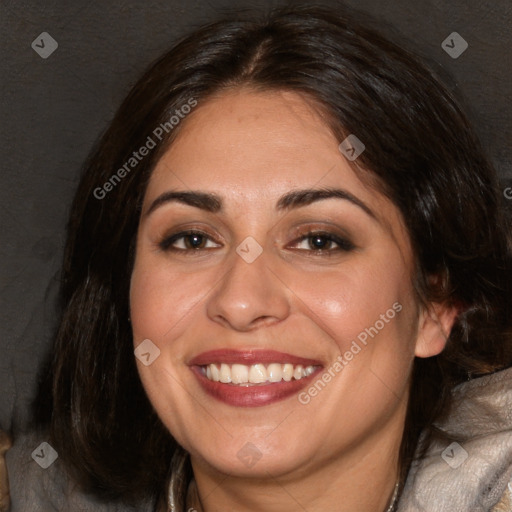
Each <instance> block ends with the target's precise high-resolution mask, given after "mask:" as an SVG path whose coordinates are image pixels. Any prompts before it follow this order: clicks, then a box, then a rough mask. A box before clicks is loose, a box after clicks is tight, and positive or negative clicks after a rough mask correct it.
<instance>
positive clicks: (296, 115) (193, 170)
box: [130, 89, 439, 476]
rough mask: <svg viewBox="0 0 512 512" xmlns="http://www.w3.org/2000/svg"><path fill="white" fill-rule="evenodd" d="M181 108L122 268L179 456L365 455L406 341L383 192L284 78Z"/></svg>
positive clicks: (412, 332)
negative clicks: (361, 175) (279, 87)
mask: <svg viewBox="0 0 512 512" xmlns="http://www.w3.org/2000/svg"><path fill="white" fill-rule="evenodd" d="M182 122H183V123H184V124H183V126H182V127H181V128H182V130H181V132H180V134H179V136H178V137H177V139H176V141H175V142H174V143H173V144H172V146H171V147H170V149H169V150H168V151H167V152H166V153H165V154H164V156H163V157H162V158H161V160H160V161H159V162H158V164H157V166H156V168H155V170H154V172H153V174H152V176H151V179H150V182H149V185H148V188H147V192H146V195H145V199H144V205H143V212H142V216H141V220H140V226H139V231H138V238H137V249H136V259H135V265H134V270H133V275H132V281H131V297H130V300H131V319H132V326H133V335H134V344H135V346H136V347H137V346H139V344H141V343H142V342H143V341H144V340H150V341H144V345H142V349H141V350H139V356H140V352H142V353H143V354H144V356H143V357H141V359H142V361H144V363H146V364H143V363H142V362H140V361H138V367H139V373H140V377H141V379H142V383H143V385H144V388H145V390H146V392H147V394H148V396H149V398H150V400H151V402H152V404H153V406H154V408H155V410H156V411H157V412H158V414H159V416H160V418H161V419H162V421H163V422H164V424H165V425H166V426H167V428H168V429H169V430H170V432H171V433H172V435H173V436H174V437H175V438H176V439H177V441H178V442H179V443H180V444H181V445H182V446H183V447H184V448H185V449H187V450H188V451H189V452H190V453H191V455H192V458H193V462H194V463H196V464H203V467H208V468H210V469H214V470H219V471H222V472H225V473H230V474H239V475H253V476H256V475H261V476H265V475H268V474H269V473H270V474H272V475H274V476H277V475H279V474H281V475H284V474H291V473H290V472H292V473H300V472H305V474H307V473H308V472H310V471H312V470H314V469H315V468H317V469H318V468H321V467H324V468H325V467H327V466H328V465H329V463H330V462H332V461H333V460H345V461H348V460H351V463H353V464H356V465H357V464H363V463H364V460H363V458H362V457H361V456H360V455H361V453H363V452H364V450H366V451H368V447H369V446H372V447H374V448H372V449H373V450H379V449H380V448H379V446H381V444H382V446H384V444H385V442H384V441H383V440H387V441H388V445H389V442H390V440H393V439H395V440H396V439H398V438H399V436H400V435H401V429H402V427H403V421H404V415H405V409H406V400H407V384H408V381H409V376H410V369H411V364H412V360H413V358H414V355H415V352H416V353H418V350H419V349H418V346H420V345H421V341H419V340H420V338H421V323H420V322H419V321H418V318H419V313H418V307H417V304H416V302H415V298H414V294H413V290H412V286H411V274H412V266H413V261H412V255H411V248H410V244H409V240H408V236H407V234H406V231H405V228H404V225H403V222H402V220H401V217H400V214H399V212H398V210H397V208H396V207H395V206H394V205H393V204H392V203H391V202H390V201H389V200H387V199H386V198H384V197H383V196H382V195H381V194H379V193H378V192H377V191H375V190H373V189H371V188H369V187H368V186H367V185H365V184H364V183H363V182H361V181H360V180H359V179H358V177H357V175H356V174H355V173H354V172H353V171H352V169H351V167H350V165H349V162H348V161H347V160H346V158H345V157H344V156H343V154H342V153H341V151H340V150H339V149H338V146H339V144H340V142H341V141H339V140H336V138H335V137H334V136H333V135H332V133H331V132H330V130H329V129H328V128H327V126H326V124H325V123H324V122H323V121H322V119H321V117H320V116H319V115H318V114H317V113H316V112H315V110H313V109H312V108H311V107H310V106H309V104H308V103H307V102H306V101H305V100H303V99H302V98H301V96H299V95H297V94H295V93H291V92H267V93H262V92H254V91H251V90H247V89H241V90H237V91H230V92H225V93H223V94H222V95H219V96H217V97H215V98H213V99H210V100H208V101H205V102H204V103H203V104H200V105H199V106H198V107H197V108H196V109H195V110H194V111H193V112H192V113H191V114H189V116H188V118H186V119H185V120H184V121H182ZM356 135H357V134H356ZM362 142H363V143H364V142H366V143H367V145H368V146H370V145H371V141H362ZM418 326H420V327H418ZM156 347H157V348H158V350H159V351H160V352H159V353H158V350H157V348H156ZM437 351H439V350H437ZM418 355H428V354H425V353H423V354H418ZM248 380H249V381H250V382H247V381H248ZM230 381H231V382H230ZM381 441H382V443H381ZM395 444H396V443H395ZM382 449H383V450H384V448H382ZM358 454H359V455H358Z"/></svg>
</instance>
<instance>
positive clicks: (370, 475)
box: [187, 415, 403, 512]
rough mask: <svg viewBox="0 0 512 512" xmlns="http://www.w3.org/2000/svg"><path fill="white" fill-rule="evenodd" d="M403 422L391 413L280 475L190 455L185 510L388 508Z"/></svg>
mask: <svg viewBox="0 0 512 512" xmlns="http://www.w3.org/2000/svg"><path fill="white" fill-rule="evenodd" d="M400 416H401V415H400ZM397 419H398V420H399V421H396V420H397ZM402 425H403V418H401V417H400V418H395V419H394V420H391V421H390V422H388V423H387V424H386V425H385V426H384V428H383V429H379V430H378V432H375V434H374V435H372V436H369V437H367V438H366V439H365V441H364V442H362V443H359V444H358V445H357V446H356V447H355V448H352V449H350V450H348V451H346V452H344V453H343V454H339V455H338V456H336V455H335V454H333V456H332V457H330V459H329V460H328V461H325V460H323V461H319V463H317V464H309V465H308V466H307V467H305V468H301V470H300V471H293V472H290V473H285V474H279V475H277V474H271V473H270V472H268V471H267V472H266V473H267V476H266V477H259V478H247V477H244V478H242V477H237V476H233V475H226V474H223V473H221V472H218V471H216V470H215V469H214V468H212V467H211V466H206V465H204V463H201V462H200V461H198V460H196V459H194V458H192V459H191V462H192V468H193V471H194V477H195V481H194V482H193V484H192V485H191V486H190V488H189V500H188V501H187V510H190V508H193V509H195V510H197V512H217V511H220V510H244V511H247V512H256V511H261V510H265V511H266V512H286V511H289V510H297V509H298V510H301V509H303V510H308V512H324V511H325V510H336V511H337V512H349V511H350V512H353V511H354V510H358V511H364V512H386V511H387V509H388V507H389V504H390V503H391V501H392V496H393V493H394V490H395V485H396V482H397V480H398V451H399V447H400V441H401V437H402V430H403V428H402V427H401V426H402ZM320 462H321V463H320Z"/></svg>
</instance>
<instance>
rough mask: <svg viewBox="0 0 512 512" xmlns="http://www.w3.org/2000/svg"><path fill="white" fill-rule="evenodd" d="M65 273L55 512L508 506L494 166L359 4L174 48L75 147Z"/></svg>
mask: <svg viewBox="0 0 512 512" xmlns="http://www.w3.org/2000/svg"><path fill="white" fill-rule="evenodd" d="M63 272H64V273H63V285H62V304H63V315H62V319H61V322H60V327H59V331H58V334H57V336H56V343H55V349H54V354H53V361H52V365H51V371H50V373H49V382H48V385H47V388H48V393H47V395H48V396H50V400H51V403H50V404H48V403H45V402H44V400H43V399H41V401H40V404H41V405H42V407H41V408H40V409H41V411H42V412H41V413H40V415H39V418H38V422H39V423H38V424H39V425H41V426H42V430H41V432H43V433H44V432H46V431H47V430H48V431H49V433H50V434H49V436H50V437H49V438H48V440H49V445H50V446H51V448H52V449H53V450H55V452H56V453H57V454H58V460H57V461H56V463H55V465H54V466H49V467H48V468H47V470H46V471H45V472H44V473H43V474H42V475H39V478H40V479H43V480H46V479H47V480H48V481H52V479H53V481H58V482H59V484H58V485H60V486H67V485H71V486H72V485H78V487H77V489H78V490H76V491H75V492H74V493H70V491H69V488H66V489H68V490H66V491H64V490H63V487H60V491H58V492H60V495H59V496H61V495H62V494H66V495H67V496H69V495H71V496H72V497H69V498H67V499H68V500H69V501H68V502H66V505H65V506H66V507H67V508H69V509H73V507H75V508H78V505H77V504H80V507H81V508H87V507H90V508H92V509H94V510H98V509H100V507H101V506H104V507H105V509H107V510H114V509H115V510H124V509H130V508H129V507H132V506H135V507H138V508H137V509H138V510H139V509H147V510H155V509H157V510H173V511H180V512H181V511H183V510H189V511H190V510H198V511H200V510H202V511H205V512H210V511H214V510H247V511H253V510H266V511H273V510H292V509H293V510H295V509H297V508H298V509H303V510H308V511H311V512H313V511H316V510H336V511H340V512H342V511H348V510H351V511H353V510H358V511H391V510H418V511H420V510H436V511H439V510H461V511H462V510H489V509H490V508H491V507H495V506H496V507H501V510H510V508H503V507H507V506H508V505H506V503H507V501H506V500H507V499H509V497H508V496H507V482H508V480H509V479H510V477H511V474H512V465H511V462H510V461H511V458H512V449H511V446H512V443H510V440H511V435H512V434H511V432H512V420H511V418H510V413H509V410H510V404H511V402H512V399H511V397H510V383H511V382H512V375H511V370H510V367H511V366H512V338H511V320H510V319H511V318H512V316H511V309H512V308H511V301H510V274H511V264H510V248H509V246H508V242H507V226H506V221H505V219H504V216H503V212H502V211H501V208H500V194H499V191H498V187H497V184H496V177H495V174H494V172H493V170H492V168H491V166H490V164H489V163H488V161H487V160H486V158H485V157H484V155H483V153H482V151H481V149H480V146H479V143H478V141H477V139H476V137H475V135H474V133H473V131H472V129H471V127H470V126H469V123H468V121H467V120H466V118H465V117H464V115H463V113H462V112H461V110H460V108H459V107H458V106H457V103H456V101H455V100H454V98H453V97H452V95H451V94H450V93H449V92H448V91H447V90H446V89H445V88H443V86H441V85H440V83H439V81H438V80H437V79H436V78H435V76H434V75H433V73H432V72H431V71H430V70H428V69H427V68H425V67H424V66H423V65H422V64H420V63H418V61H417V59H416V58H415V57H414V56H412V55H410V54H409V53H408V52H407V51H405V50H403V49H401V48H399V47H397V46H395V45H394V44H393V43H391V42H389V41H387V40H386V39H384V38H383V37H381V36H380V35H378V33H376V32H375V31H374V30H372V29H370V28H365V26H363V25H361V24H360V23H359V22H358V21H357V20H356V17H354V16H353V15H349V14H347V13H346V12H344V11H343V12H333V11H329V10H324V9H320V8H312V7H291V8H285V9H281V10H279V11H276V12H274V13H272V15H270V16H269V18H268V19H267V20H265V21H264V22H253V21H240V20H231V21H225V22H220V23H217V24H213V25H210V26H207V27H205V28H202V29H200V30H198V31H197V32H195V33H194V34H192V35H191V36H190V37H188V38H186V39H184V40H183V41H181V42H180V43H179V44H178V45H177V46H176V47H175V48H174V49H172V50H171V51H170V52H169V53H167V54H166V55H164V56H163V57H162V58H161V59H160V60H159V61H158V62H157V63H156V64H154V65H153V66H152V67H151V69H150V70H149V71H148V72H147V73H146V74H145V75H144V77H143V78H142V79H141V80H140V81H139V82H138V84H137V85H136V86H135V87H134V89H133V90H132V92H131V93H130V94H129V96H128V98H127V99H126V100H125V102H124V103H123V105H122V106H121V108H120V110H119V112H118V114H117V115H116V117H115V119H114V121H113V122H112V124H111V126H110V128H109V129H108V131H107V132H106V134H105V135H104V136H103V138H102V139H101V141H100V142H99V144H98V146H97V148H96V149H95V151H94V152H93V154H92V156H91V158H90V160H89V161H88V163H87V165H86V168H85V171H84V174H83V176H82V179H81V182H80V185H79V188H78V191H77V194H76V197H75V201H74V203H73V207H72V212H71V220H70V223H69V237H68V243H67V248H66V254H65V262H64V271H63ZM467 381H469V382H467ZM482 384H485V386H483V385H482ZM42 395H43V396H44V392H43V393H42ZM498 400H501V401H499V402H498ZM474 404H478V405H474ZM507 408H508V410H507ZM47 410H50V411H51V415H50V414H45V413H44V411H47ZM475 414H485V415H484V416H479V419H480V424H479V425H476V424H475V422H474V415H475ZM45 429H46V430H45ZM41 435H43V434H41ZM38 439H40V438H38ZM41 439H42V438H41ZM44 439H46V438H44ZM33 448H34V447H32V449H33ZM38 449H39V448H38ZM41 450H42V451H40V452H38V451H36V453H35V455H33V458H34V460H36V459H35V457H37V456H39V457H40V458H41V459H45V458H46V457H47V451H48V450H49V448H48V447H47V446H46V445H44V446H43V447H42V448H41ZM45 450H46V451H45ZM22 451H23V449H22V448H18V449H16V443H15V444H14V447H13V448H12V449H11V450H10V451H9V452H8V454H7V463H8V465H11V467H10V468H9V472H10V474H11V481H12V480H13V478H14V483H13V482H11V491H12V494H13V496H15V494H16V492H14V491H13V489H14V490H16V489H18V488H20V486H21V482H20V479H19V473H20V471H21V469H20V468H21V466H22V464H21V463H17V462H16V460H17V457H18V459H19V458H20V455H21V453H22ZM52 453H53V452H52ZM17 454H20V455H17ZM482 457H483V458H482ZM10 460H11V461H12V462H9V461H10ZM484 460H485V464H484V463H483V461H484ZM433 461H434V462H435V463H434V462H433ZM52 467H53V469H52ZM27 468H28V465H25V467H24V471H34V468H36V466H35V464H33V462H31V466H30V468H28V469H27ZM36 469H38V468H36ZM52 471H53V473H52ZM12 475H14V477H13V476H12ZM63 475H64V476H63ZM68 475H69V479H68ZM468 475H471V478H469V477H468ZM40 481H41V480H40ZM63 482H65V483H63ZM66 482H70V483H66ZM369 482H371V484H370V485H369ZM41 485H43V487H44V486H46V485H55V484H41ZM443 486H446V487H443ZM446 489H452V493H451V494H450V493H448V492H447V491H446ZM454 489H455V490H454ZM54 494H56V493H55V491H54ZM100 498H101V499H102V500H103V502H104V504H103V505H100V502H98V501H97V500H98V499H100ZM18 499H19V498H18ZM52 499H58V500H62V498H61V497H55V498H52ZM25 500H26V501H25V503H29V504H30V507H31V509H33V510H36V509H37V507H38V506H39V505H38V503H39V502H38V497H37V496H33V497H32V498H31V497H28V498H27V497H25ZM498 502H501V503H500V504H499V505H498ZM121 504H123V505H121ZM13 505H14V509H15V510H16V507H18V510H21V508H20V507H23V505H21V501H19V502H18V504H16V499H15V498H13ZM25 506H26V505H25ZM117 507H121V508H117ZM122 507H125V508H122ZM478 507H480V508H478ZM495 510H499V509H498V508H495Z"/></svg>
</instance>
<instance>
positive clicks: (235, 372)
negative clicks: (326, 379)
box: [204, 363, 318, 385]
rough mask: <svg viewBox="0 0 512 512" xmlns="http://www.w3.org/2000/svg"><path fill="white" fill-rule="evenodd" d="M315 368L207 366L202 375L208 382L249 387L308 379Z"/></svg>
mask: <svg viewBox="0 0 512 512" xmlns="http://www.w3.org/2000/svg"><path fill="white" fill-rule="evenodd" d="M317 368H318V367H317V366H306V367H303V366H302V365H300V364H299V365H297V366H294V365H293V364H290V363H286V364H280V363H271V364H269V365H267V366H265V365H264V364H261V363H258V364H253V365H251V366H246V365H244V364H232V365H229V364H226V363H222V364H220V368H219V365H217V364H209V365H207V366H206V367H205V368H204V370H205V371H204V375H205V376H206V378H207V379H208V380H212V381H214V382H222V383H223V384H237V385H240V384H241V385H251V384H263V383H265V382H281V381H282V380H284V381H285V382H290V381H291V380H292V378H293V379H295V380H299V379H302V378H304V377H309V376H310V375H311V374H312V373H314V372H315V370H316V369H317Z"/></svg>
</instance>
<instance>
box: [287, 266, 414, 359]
mask: <svg viewBox="0 0 512 512" xmlns="http://www.w3.org/2000/svg"><path fill="white" fill-rule="evenodd" d="M388 261H389V260H388ZM291 288H293V291H294V293H295V294H296V296H297V297H298V298H299V301H298V302H299V303H303V304H304V307H303V309H304V312H305V313H306V314H307V311H309V312H310V313H309V315H308V316H310V317H311V319H312V320H313V321H315V323H316V324H317V325H318V326H319V327H320V328H321V329H322V330H324V331H325V332H326V333H327V334H328V335H329V336H330V337H331V338H332V339H333V340H335V341H336V343H337V344H338V346H339V349H340V351H345V350H347V345H348V346H350V343H351V341H352V340H354V339H356V338H357V336H358V335H359V334H360V333H364V332H366V331H365V330H366V329H369V328H370V327H372V326H374V325H375V324H376V323H377V328H378V330H379V331H382V333H384V330H387V331H388V332H389V331H395V333H396V331H397V330H400V331H402V330H403V329H404V328H406V327H408V326H409V327H410V321H408V322H405V323H404V322H403V321H402V320H403V317H404V316H405V315H404V314H403V311H404V310H408V311H409V312H412V311H413V308H411V305H412V302H411V299H412V289H411V285H410V278H409V274H408V272H407V269H406V268H405V267H404V266H403V265H402V264H401V263H400V262H397V263H396V264H392V263H388V264H387V265H386V264H385V263H384V262H381V261H379V258H377V257H375V258H366V259H364V260H362V261H360V262H358V263H357V264H354V265H351V266H350V267H349V268H342V269H337V270H335V271H332V272H328V273H321V274H320V273H319V274H315V275H314V276H311V277H308V276H307V275H305V274H297V275H296V276H295V277H294V279H293V287H292V286H291ZM393 306H394V307H393ZM397 309H400V310H401V311H400V312H399V314H398V313H397ZM382 315H383V318H382ZM400 317H402V318H400ZM407 330H409V329H407ZM362 337H364V336H362Z"/></svg>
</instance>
